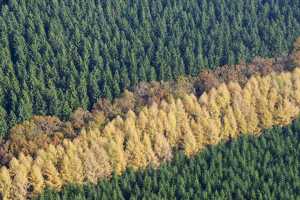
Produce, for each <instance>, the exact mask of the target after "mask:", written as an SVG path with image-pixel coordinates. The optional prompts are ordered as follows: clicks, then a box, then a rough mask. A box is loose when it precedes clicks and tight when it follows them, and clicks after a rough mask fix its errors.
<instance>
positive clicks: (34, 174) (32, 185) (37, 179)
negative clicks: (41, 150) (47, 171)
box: [29, 163, 45, 197]
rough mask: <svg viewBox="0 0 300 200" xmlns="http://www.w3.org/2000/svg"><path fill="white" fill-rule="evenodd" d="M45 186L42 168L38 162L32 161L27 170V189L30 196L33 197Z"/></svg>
mask: <svg viewBox="0 0 300 200" xmlns="http://www.w3.org/2000/svg"><path fill="white" fill-rule="evenodd" d="M44 188H45V181H44V177H43V174H42V170H41V169H40V167H39V164H37V163H34V164H33V165H32V167H31V170H30V172H29V191H30V192H31V197H35V196H37V195H38V194H40V193H41V192H42V191H43V189H44Z"/></svg>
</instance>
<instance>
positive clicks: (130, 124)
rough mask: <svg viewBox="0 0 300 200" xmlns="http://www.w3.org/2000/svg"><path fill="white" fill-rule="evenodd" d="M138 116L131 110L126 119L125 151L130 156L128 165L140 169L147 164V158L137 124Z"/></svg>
mask: <svg viewBox="0 0 300 200" xmlns="http://www.w3.org/2000/svg"><path fill="white" fill-rule="evenodd" d="M135 121H136V116H135V114H134V113H133V112H132V111H130V112H128V115H127V118H126V120H125V126H124V132H125V135H126V146H125V152H126V154H127V158H128V163H127V164H128V166H129V167H132V168H133V169H139V168H143V167H145V166H146V158H145V155H143V151H144V146H143V144H142V142H141V138H140V135H141V134H140V133H139V131H138V130H137V129H136V125H135Z"/></svg>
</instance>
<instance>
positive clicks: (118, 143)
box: [106, 135, 127, 175]
mask: <svg viewBox="0 0 300 200" xmlns="http://www.w3.org/2000/svg"><path fill="white" fill-rule="evenodd" d="M108 141H109V142H108V143H107V145H106V150H107V153H108V156H109V158H110V159H111V164H112V168H113V170H114V171H115V172H116V174H118V175H121V173H122V172H123V171H124V170H125V169H126V166H127V155H126V153H125V152H124V149H123V138H122V136H120V135H116V136H115V139H114V140H108Z"/></svg>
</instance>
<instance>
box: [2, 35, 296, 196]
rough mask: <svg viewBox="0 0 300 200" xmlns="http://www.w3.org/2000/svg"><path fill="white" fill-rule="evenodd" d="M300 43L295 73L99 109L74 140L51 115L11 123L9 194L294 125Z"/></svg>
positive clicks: (93, 179)
mask: <svg viewBox="0 0 300 200" xmlns="http://www.w3.org/2000/svg"><path fill="white" fill-rule="evenodd" d="M299 41H300V39H298V40H297V41H296V42H295V45H294V50H293V54H292V55H291V59H292V60H291V62H292V64H293V65H295V67H294V69H293V70H291V71H282V72H271V73H269V74H267V75H264V76H263V75H253V76H252V77H250V78H249V79H248V80H247V81H246V83H245V84H244V85H243V86H242V87H241V86H240V84H239V83H238V82H234V81H230V82H228V83H220V85H219V86H217V87H216V88H215V87H214V88H212V89H210V90H209V91H205V92H204V93H203V94H202V95H201V96H199V97H196V96H195V95H194V94H189V93H186V94H181V95H182V96H179V97H177V98H175V97H174V96H173V95H172V94H169V95H168V96H167V98H166V99H163V100H162V101H161V102H159V103H158V104H157V103H155V102H153V103H152V104H151V105H150V106H149V105H146V106H144V107H142V108H141V110H140V111H139V112H136V113H135V112H133V111H132V110H129V111H128V112H127V113H126V115H125V116H124V117H121V116H117V117H116V118H114V119H106V118H105V115H104V114H103V112H102V111H101V110H100V111H97V112H95V113H93V114H92V116H91V117H86V116H83V119H82V120H83V125H82V126H81V128H80V130H79V135H77V136H75V137H74V138H69V137H68V135H67V134H68V133H69V132H68V131H66V135H63V137H62V139H60V138H56V139H55V140H51V137H53V135H57V134H62V133H60V132H59V130H58V131H57V130H56V128H55V127H54V128H53V126H55V125H56V124H55V121H54V122H53V121H52V123H51V120H52V119H51V118H50V119H49V118H46V120H44V121H43V120H40V121H39V120H36V119H34V118H33V121H26V122H24V123H23V124H20V125H17V126H16V127H14V128H13V129H12V130H13V131H14V132H13V133H14V135H13V137H12V141H13V140H15V143H13V142H12V141H10V140H8V141H7V142H8V143H7V144H8V147H9V148H8V149H4V152H3V154H4V156H7V155H8V156H7V159H8V160H7V163H6V164H4V165H3V166H2V168H1V170H0V191H1V193H2V195H3V198H4V199H5V200H6V199H26V198H28V197H32V198H34V197H35V196H37V195H38V194H40V193H41V192H42V191H43V190H44V189H45V188H50V189H54V190H57V191H59V190H61V189H62V188H63V187H64V186H66V185H69V184H75V185H84V184H87V183H93V184H96V183H97V182H98V181H100V180H103V179H107V178H108V179H109V178H111V177H112V175H113V174H116V175H122V174H123V173H124V172H125V171H126V170H127V169H128V168H129V169H133V170H134V171H138V170H143V169H145V168H148V167H153V168H157V167H159V166H160V165H161V164H163V163H165V162H168V161H171V160H172V158H173V157H174V154H175V153H176V152H178V151H182V152H184V154H185V155H187V156H188V157H192V156H194V155H196V154H197V153H199V152H201V151H203V150H204V149H205V148H207V146H210V145H217V144H219V143H220V142H222V141H231V140H232V139H235V138H237V137H239V136H241V134H242V133H244V134H248V135H253V136H260V135H261V133H262V130H264V129H268V128H271V127H272V126H276V125H277V126H278V125H279V126H283V125H288V124H290V123H291V122H292V121H293V120H294V119H295V118H297V116H298V115H299V112H300V68H299V66H298V64H299V60H298V58H299V54H300V48H299V47H300V45H299V44H300V43H299ZM83 114H84V115H85V114H86V115H88V113H83ZM79 119H80V118H79ZM35 120H36V121H39V123H36V124H35ZM41 123H42V124H41ZM38 125H39V126H42V130H47V129H51V128H52V130H48V131H49V132H50V134H49V135H46V134H44V133H43V132H39V131H36V130H37V128H38ZM65 128H67V127H65ZM67 130H68V129H67ZM51 131H52V133H51ZM55 131H57V132H55ZM39 134H41V135H43V137H39ZM30 137H32V138H42V140H37V141H34V140H33V141H32V140H31V139H28V138H30ZM45 137H46V138H47V137H49V138H50V140H49V141H50V142H49V143H45V142H44V141H45V140H44V139H43V138H45ZM40 142H41V143H40ZM11 144H12V145H11ZM32 144H36V145H42V146H34V145H32ZM34 147H35V148H34ZM11 154H12V155H11Z"/></svg>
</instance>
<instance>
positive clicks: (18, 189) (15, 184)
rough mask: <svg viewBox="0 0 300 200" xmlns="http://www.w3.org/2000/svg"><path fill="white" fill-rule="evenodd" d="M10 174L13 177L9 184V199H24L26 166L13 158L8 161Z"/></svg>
mask: <svg viewBox="0 0 300 200" xmlns="http://www.w3.org/2000/svg"><path fill="white" fill-rule="evenodd" d="M9 169H10V174H11V176H12V177H13V179H12V185H11V190H10V192H11V194H10V197H11V199H14V200H26V199H27V188H28V176H27V174H28V171H27V169H26V166H25V165H24V164H22V163H19V161H18V160H17V159H15V158H13V159H12V160H11V161H10V163H9Z"/></svg>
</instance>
